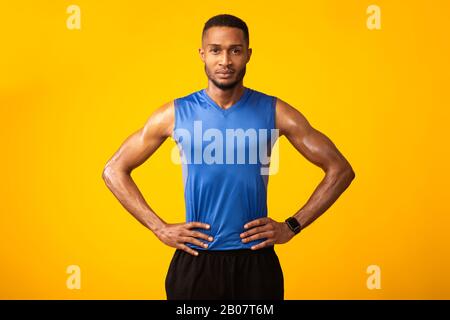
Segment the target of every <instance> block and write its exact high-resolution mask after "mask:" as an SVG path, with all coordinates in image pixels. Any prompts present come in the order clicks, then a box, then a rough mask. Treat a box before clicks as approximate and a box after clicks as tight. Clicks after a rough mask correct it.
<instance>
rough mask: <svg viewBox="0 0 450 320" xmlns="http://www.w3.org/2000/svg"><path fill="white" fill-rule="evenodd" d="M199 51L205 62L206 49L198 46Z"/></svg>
mask: <svg viewBox="0 0 450 320" xmlns="http://www.w3.org/2000/svg"><path fill="white" fill-rule="evenodd" d="M198 53H199V55H200V59H201V60H202V61H203V62H205V50H203V48H198Z"/></svg>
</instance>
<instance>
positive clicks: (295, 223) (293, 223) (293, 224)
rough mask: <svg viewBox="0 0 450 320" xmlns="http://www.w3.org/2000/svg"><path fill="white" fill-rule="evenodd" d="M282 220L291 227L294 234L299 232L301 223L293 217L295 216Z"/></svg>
mask: <svg viewBox="0 0 450 320" xmlns="http://www.w3.org/2000/svg"><path fill="white" fill-rule="evenodd" d="M284 222H286V223H287V225H288V226H289V229H291V230H292V231H293V232H294V233H295V234H297V233H299V232H300V231H301V230H302V226H301V224H300V223H299V222H298V220H297V219H295V217H289V218H287V219H286V220H285V221H284Z"/></svg>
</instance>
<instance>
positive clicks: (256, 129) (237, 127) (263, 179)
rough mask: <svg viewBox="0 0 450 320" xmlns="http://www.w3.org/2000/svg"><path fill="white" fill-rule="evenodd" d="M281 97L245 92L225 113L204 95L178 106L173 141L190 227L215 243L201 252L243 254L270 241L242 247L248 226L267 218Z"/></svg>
mask: <svg viewBox="0 0 450 320" xmlns="http://www.w3.org/2000/svg"><path fill="white" fill-rule="evenodd" d="M275 104H276V97H275V96H270V95H267V94H264V93H262V92H258V91H256V90H253V89H250V88H247V87H244V92H243V94H242V95H241V97H240V98H239V100H238V101H237V102H236V103H235V104H234V105H232V106H231V107H229V108H228V109H223V108H221V107H220V106H219V105H218V104H217V103H216V102H214V100H212V99H211V97H210V96H209V95H208V94H207V93H206V91H205V89H202V90H199V91H196V92H193V93H191V94H189V95H187V96H184V97H181V98H177V99H175V100H174V107H175V125H174V131H173V133H172V138H173V139H174V141H175V142H176V144H177V145H178V148H179V151H180V158H181V160H182V161H181V162H182V173H183V184H184V200H185V209H186V222H191V221H199V222H203V223H207V224H209V225H210V226H211V227H210V229H203V228H196V229H192V230H197V231H200V232H202V233H205V234H207V235H211V236H213V238H214V240H213V241H207V240H204V239H200V241H202V242H206V243H208V244H209V246H208V248H207V249H205V248H202V247H199V246H197V245H195V244H192V243H188V242H187V243H186V245H187V246H189V247H191V248H195V249H198V250H231V249H244V248H247V249H248V248H250V247H251V246H253V245H255V244H258V243H260V242H263V241H265V240H266V238H263V239H258V240H254V241H250V242H247V243H243V242H242V241H241V237H240V234H241V233H242V232H244V231H246V229H245V228H244V225H245V224H246V223H247V222H250V221H252V220H255V219H257V218H261V217H267V185H268V173H267V171H268V168H269V163H268V162H269V160H270V155H271V150H272V147H273V144H274V143H275V141H276V139H277V138H278V132H277V130H276V128H275Z"/></svg>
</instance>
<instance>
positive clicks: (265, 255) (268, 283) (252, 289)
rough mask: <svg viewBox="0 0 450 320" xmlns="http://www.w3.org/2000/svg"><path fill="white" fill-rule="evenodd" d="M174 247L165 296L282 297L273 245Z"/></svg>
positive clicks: (207, 297) (280, 280)
mask: <svg viewBox="0 0 450 320" xmlns="http://www.w3.org/2000/svg"><path fill="white" fill-rule="evenodd" d="M196 251H198V253H199V254H198V256H193V255H191V254H189V253H187V252H186V251H184V250H181V249H176V251H175V253H174V255H173V257H172V260H171V262H170V265H169V269H168V271H167V276H166V279H165V287H166V295H167V300H283V299H284V279H283V271H282V269H281V265H280V262H279V260H278V256H277V254H276V252H275V250H274V246H269V247H265V248H261V249H257V250H251V249H235V250H200V249H198V250H196Z"/></svg>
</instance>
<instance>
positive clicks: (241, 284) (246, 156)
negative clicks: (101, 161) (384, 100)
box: [103, 15, 355, 300]
mask: <svg viewBox="0 0 450 320" xmlns="http://www.w3.org/2000/svg"><path fill="white" fill-rule="evenodd" d="M199 54H200V58H201V59H202V61H203V62H204V64H205V71H206V75H207V77H208V87H207V88H206V89H202V90H199V91H196V92H194V93H192V94H190V95H187V96H185V97H181V98H178V99H174V100H173V101H170V102H168V103H166V104H164V105H163V106H161V107H159V108H158V109H157V110H156V111H154V112H153V114H152V115H151V116H150V117H149V119H148V121H147V123H146V124H145V126H144V127H143V128H141V129H140V130H138V131H137V132H135V133H134V134H132V135H131V136H130V137H128V138H127V139H126V140H125V142H124V143H123V144H122V145H121V147H120V148H119V150H118V151H117V152H116V153H115V154H114V155H113V157H112V158H111V159H110V160H109V161H108V163H107V164H106V166H105V168H104V172H103V179H104V180H105V182H106V185H107V186H108V188H109V189H110V190H111V191H112V192H113V193H114V195H115V196H116V197H117V199H118V200H119V201H120V202H121V204H122V205H123V206H124V207H125V208H126V209H127V210H128V211H129V212H130V213H131V214H132V215H133V216H134V217H135V218H136V219H137V220H139V221H140V222H141V223H142V224H143V225H144V226H146V227H147V228H149V229H150V230H151V231H153V232H154V234H155V235H156V236H157V237H158V239H160V240H161V241H162V242H163V243H164V244H166V245H168V246H171V247H174V248H176V251H175V254H174V256H173V258H172V261H171V263H170V267H169V270H168V273H167V276H166V282H165V285H166V293H167V298H168V299H169V300H172V299H278V300H282V299H284V283H283V273H282V269H281V266H280V263H279V260H278V257H277V255H276V253H275V251H274V245H275V244H282V243H286V242H288V241H289V240H291V239H292V238H293V237H294V235H296V234H298V232H300V230H301V229H304V228H305V227H306V226H308V225H309V224H311V223H312V222H313V221H314V220H315V219H317V218H318V217H319V216H320V215H321V214H322V213H323V212H325V211H326V210H327V209H328V208H329V207H330V206H331V205H332V204H333V203H334V202H335V201H336V199H337V198H338V197H339V196H340V194H341V193H342V192H344V190H345V189H346V188H347V187H348V186H349V184H350V183H351V181H352V180H353V178H354V177H355V174H354V172H353V170H352V167H351V166H350V164H349V163H348V161H347V160H346V159H345V158H344V156H343V155H342V154H341V153H340V152H339V151H338V150H337V148H336V146H335V145H334V144H333V143H332V142H331V141H330V140H329V139H328V138H327V137H326V136H325V135H324V134H322V133H321V132H319V131H317V130H316V129H314V128H313V127H312V126H311V125H310V124H309V122H308V121H307V120H306V119H305V117H304V116H303V115H302V114H301V113H300V112H299V111H298V110H296V109H295V108H293V107H292V106H290V105H289V104H288V103H286V102H284V101H283V100H281V99H279V98H277V97H275V96H270V95H266V94H264V93H262V92H258V91H256V90H253V89H250V88H247V87H244V85H243V78H244V75H245V71H246V64H247V63H248V62H249V60H250V57H251V54H252V49H250V48H249V33H248V28H247V25H246V24H245V22H243V21H242V20H241V19H239V18H237V17H235V16H232V15H218V16H215V17H212V18H211V19H209V20H208V21H207V22H206V24H205V26H204V29H203V33H202V47H201V48H200V49H199ZM282 135H284V136H286V137H287V139H288V140H289V141H290V142H291V143H292V145H293V146H294V147H295V148H296V149H297V150H298V151H299V152H300V153H301V154H302V155H303V156H304V157H306V158H307V159H308V160H309V161H311V162H312V163H314V164H316V165H317V166H319V167H320V168H322V169H323V170H324V171H325V173H326V174H325V177H324V178H323V180H322V181H321V182H320V184H319V185H318V187H317V188H316V189H315V190H314V192H313V194H312V196H311V197H310V198H309V200H308V201H307V203H306V204H305V205H304V206H303V207H302V208H301V209H299V210H298V212H296V213H295V214H294V215H292V216H291V217H288V218H287V219H286V220H285V221H283V222H277V221H274V220H273V219H271V218H269V217H268V216H267V205H266V198H267V183H268V172H267V171H265V170H264V169H267V165H268V161H266V160H267V158H270V155H271V148H272V146H273V143H274V140H276V138H277V136H282ZM168 137H172V138H173V139H174V140H175V142H176V143H177V145H178V147H179V149H180V155H181V159H182V168H183V182H184V188H185V204H186V223H174V224H171V223H167V222H165V221H164V220H163V219H162V218H161V217H159V216H158V215H157V214H156V213H155V212H154V211H153V210H152V209H151V208H150V206H149V205H148V204H147V203H146V201H145V200H144V198H143V196H142V194H141V193H140V191H139V189H138V188H137V186H136V184H135V183H134V181H133V180H132V178H131V175H130V174H131V171H132V170H133V169H134V168H136V167H137V166H139V165H141V164H142V163H143V162H144V161H146V160H147V159H148V158H149V157H150V156H151V155H152V154H153V153H154V152H155V151H156V150H157V148H158V147H159V146H160V145H161V144H162V143H163V142H164V141H165V140H166V138H168ZM266 147H267V148H266ZM267 149H268V150H267ZM265 151H267V154H266V156H267V157H264V153H265ZM261 153H262V154H263V156H261ZM255 154H256V156H259V158H258V157H257V158H258V159H257V161H255Z"/></svg>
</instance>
